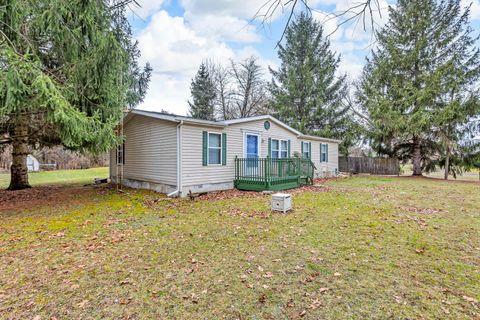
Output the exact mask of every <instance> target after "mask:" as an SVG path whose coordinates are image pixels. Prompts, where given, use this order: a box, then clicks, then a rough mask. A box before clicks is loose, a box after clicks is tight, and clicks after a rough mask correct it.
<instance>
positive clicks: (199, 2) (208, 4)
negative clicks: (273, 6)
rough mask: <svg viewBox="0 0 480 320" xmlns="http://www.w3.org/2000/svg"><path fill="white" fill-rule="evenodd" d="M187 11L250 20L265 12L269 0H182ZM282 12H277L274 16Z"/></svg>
mask: <svg viewBox="0 0 480 320" xmlns="http://www.w3.org/2000/svg"><path fill="white" fill-rule="evenodd" d="M181 3H182V6H183V7H184V8H185V11H188V12H191V13H193V14H195V15H215V16H217V17H218V16H221V15H224V16H225V15H226V16H234V17H238V18H243V19H247V20H250V19H251V18H253V17H254V16H255V14H257V13H259V14H264V13H266V11H267V9H268V7H269V6H268V3H267V0H224V1H219V0H181ZM264 4H267V5H264ZM280 14H281V12H280V10H277V11H276V12H275V15H274V18H276V17H278V16H279V15H280Z"/></svg>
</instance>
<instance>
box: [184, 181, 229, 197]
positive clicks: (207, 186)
mask: <svg viewBox="0 0 480 320" xmlns="http://www.w3.org/2000/svg"><path fill="white" fill-rule="evenodd" d="M233 188H234V187H233V181H227V182H218V183H203V184H196V185H190V186H183V188H182V197H186V196H187V195H188V194H189V193H190V192H191V193H194V194H195V193H204V192H211V191H222V190H230V189H233Z"/></svg>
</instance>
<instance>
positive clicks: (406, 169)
mask: <svg viewBox="0 0 480 320" xmlns="http://www.w3.org/2000/svg"><path fill="white" fill-rule="evenodd" d="M400 170H401V172H400V175H402V176H411V175H412V172H413V171H412V165H411V164H407V165H402V166H401V169H400ZM424 175H425V176H426V177H430V178H436V179H443V175H444V172H443V171H442V170H441V169H438V170H437V171H435V172H430V173H424ZM448 179H449V180H458V181H480V175H479V170H478V169H472V170H470V171H467V172H464V173H463V174H461V175H457V178H456V179H455V178H454V177H453V176H452V175H449V176H448Z"/></svg>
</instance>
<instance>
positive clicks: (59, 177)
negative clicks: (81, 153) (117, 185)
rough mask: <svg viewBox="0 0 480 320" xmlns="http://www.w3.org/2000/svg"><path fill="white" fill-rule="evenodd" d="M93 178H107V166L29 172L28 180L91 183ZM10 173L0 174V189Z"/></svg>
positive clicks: (34, 181) (32, 183)
mask: <svg viewBox="0 0 480 320" xmlns="http://www.w3.org/2000/svg"><path fill="white" fill-rule="evenodd" d="M94 178H108V167H102V168H91V169H81V170H80V169H79V170H56V171H43V172H30V173H29V174H28V181H29V182H30V184H31V185H32V186H37V185H46V184H86V183H92V182H93V179H94ZM9 183H10V174H8V173H1V174H0V189H4V188H6V187H8V185H9Z"/></svg>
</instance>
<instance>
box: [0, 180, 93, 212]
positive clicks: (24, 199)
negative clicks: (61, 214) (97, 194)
mask: <svg viewBox="0 0 480 320" xmlns="http://www.w3.org/2000/svg"><path fill="white" fill-rule="evenodd" d="M89 192H92V187H66V186H60V185H58V186H53V185H52V186H40V187H34V188H31V189H25V190H17V191H7V190H0V212H6V211H17V210H24V209H32V208H35V207H42V206H48V205H58V204H61V203H65V202H67V201H66V200H69V199H71V198H74V197H78V196H80V195H84V194H87V193H89Z"/></svg>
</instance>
